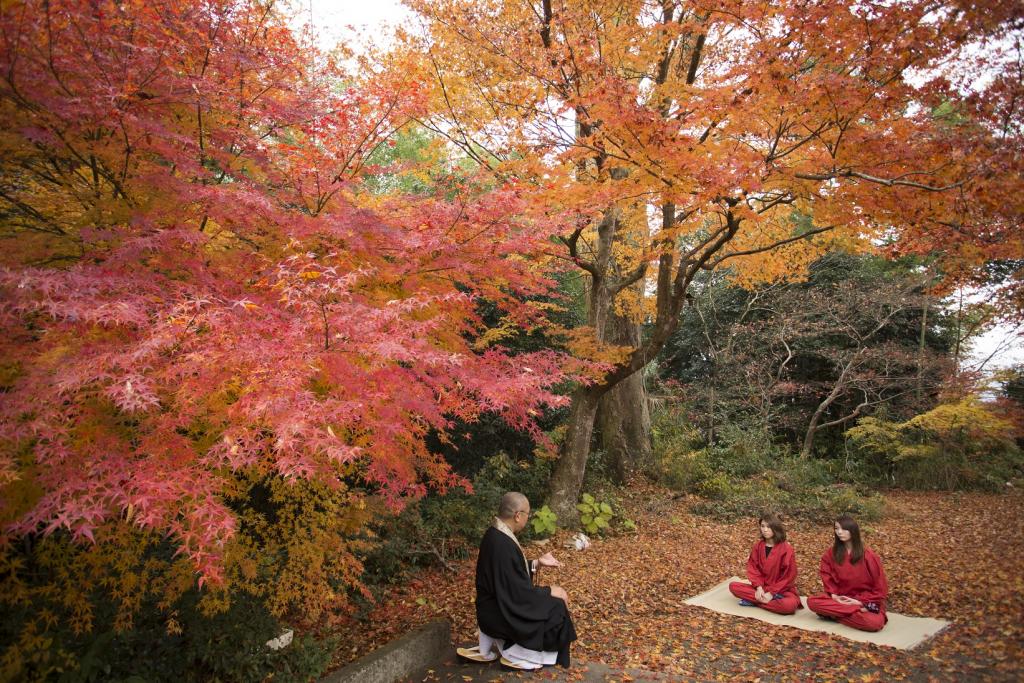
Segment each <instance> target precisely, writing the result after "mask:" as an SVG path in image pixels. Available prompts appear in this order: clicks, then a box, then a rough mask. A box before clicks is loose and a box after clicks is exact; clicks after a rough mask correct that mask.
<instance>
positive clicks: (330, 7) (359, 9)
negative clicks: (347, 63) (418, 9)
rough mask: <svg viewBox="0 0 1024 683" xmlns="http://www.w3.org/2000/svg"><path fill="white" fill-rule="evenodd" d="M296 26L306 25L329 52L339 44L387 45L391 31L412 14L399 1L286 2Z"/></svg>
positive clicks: (295, 0)
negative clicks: (294, 15) (296, 14)
mask: <svg viewBox="0 0 1024 683" xmlns="http://www.w3.org/2000/svg"><path fill="white" fill-rule="evenodd" d="M289 4H290V5H291V6H292V7H293V8H294V9H295V11H296V12H297V13H298V17H297V20H298V21H299V22H300V23H310V24H311V25H312V26H313V29H314V30H315V31H316V33H317V37H318V43H319V44H320V47H322V48H324V49H330V48H331V47H334V46H335V45H337V44H338V43H339V42H345V43H346V44H348V45H349V46H350V47H353V48H358V46H359V45H365V44H369V45H373V46H376V47H386V46H387V45H389V44H391V42H392V36H393V35H394V28H395V27H396V26H401V25H404V24H406V23H408V22H410V21H411V20H412V18H413V16H414V15H413V13H412V12H411V11H410V10H409V9H408V8H407V7H405V6H404V5H402V3H401V2H400V0H289Z"/></svg>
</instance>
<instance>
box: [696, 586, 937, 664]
mask: <svg viewBox="0 0 1024 683" xmlns="http://www.w3.org/2000/svg"><path fill="white" fill-rule="evenodd" d="M742 580H743V579H740V578H739V577H736V576H733V577H731V578H728V579H726V580H725V581H722V582H721V583H718V584H715V585H714V586H712V587H711V588H710V589H708V590H706V591H704V592H703V593H700V594H698V595H695V596H693V597H691V598H687V599H686V600H684V601H683V602H684V603H685V604H687V605H693V606H696V607H704V608H705V609H710V610H711V611H713V612H718V613H719V614H728V615H730V616H737V617H745V618H748V619H757V620H758V621H764V622H767V623H769V624H774V625H777V626H790V627H792V628H798V629H801V630H804V631H819V632H822V633H831V634H833V635H837V636H842V637H844V638H848V639H850V640H855V641H858V642H862V643H872V644H875V645H883V646H886V647H895V648H898V649H900V650H911V649H913V648H915V647H918V646H920V645H922V644H923V643H925V642H927V641H929V640H931V639H932V638H934V637H935V636H936V635H938V634H939V633H940V632H941V631H942V630H943V629H945V628H946V627H947V626H949V624H950V622H949V621H946V620H944V619H934V618H931V617H909V616H906V615H903V614H897V613H894V612H889V614H888V617H889V622H888V623H887V624H886V625H885V628H884V629H882V630H881V631H878V632H875V633H869V632H866V631H858V630H857V629H855V628H850V627H849V626H844V625H843V624H840V623H837V622H834V621H825V620H823V619H819V618H818V617H817V615H815V614H814V612H811V611H810V610H809V609H807V599H806V598H804V597H801V598H800V601H801V603H802V604H803V605H804V609H802V610H798V611H797V613H796V614H793V615H781V614H774V613H772V612H768V611H767V610H763V609H759V608H757V607H742V606H740V605H739V601H738V600H737V599H736V597H735V596H733V594H732V593H730V592H729V584H730V583H731V582H733V581H742Z"/></svg>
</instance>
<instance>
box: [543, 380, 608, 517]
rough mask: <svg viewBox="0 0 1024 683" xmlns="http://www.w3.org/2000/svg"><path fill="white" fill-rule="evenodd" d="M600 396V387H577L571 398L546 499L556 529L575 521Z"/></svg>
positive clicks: (577, 515)
mask: <svg viewBox="0 0 1024 683" xmlns="http://www.w3.org/2000/svg"><path fill="white" fill-rule="evenodd" d="M602 393H603V392H602V390H601V389H600V388H598V389H595V388H594V387H580V388H579V389H577V390H576V392H575V393H574V394H573V396H572V411H571V412H570V413H569V424H568V429H567V431H566V434H565V441H564V442H563V443H562V453H561V455H560V457H559V458H558V463H557V464H556V465H555V471H554V472H553V473H552V475H551V484H550V487H551V496H550V498H549V499H548V505H549V506H550V507H551V510H552V511H553V512H554V513H555V514H556V515H558V524H559V526H566V525H570V524H573V523H575V521H576V520H577V519H578V518H579V511H578V510H577V509H576V502H577V501H578V500H579V497H580V493H581V491H580V489H581V488H582V486H583V474H584V472H585V471H586V466H587V456H588V455H589V454H590V438H591V436H592V434H593V432H594V418H595V417H596V416H597V404H598V402H599V401H600V399H601V394H602Z"/></svg>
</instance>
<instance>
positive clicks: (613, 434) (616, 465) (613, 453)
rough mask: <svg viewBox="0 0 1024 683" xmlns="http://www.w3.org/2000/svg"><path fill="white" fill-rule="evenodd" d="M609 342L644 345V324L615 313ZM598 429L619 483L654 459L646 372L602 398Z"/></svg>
mask: <svg viewBox="0 0 1024 683" xmlns="http://www.w3.org/2000/svg"><path fill="white" fill-rule="evenodd" d="M607 336H608V341H609V342H610V343H612V344H618V345H623V346H630V347H633V348H636V347H638V346H640V326H639V325H637V324H635V323H633V322H632V321H630V320H629V319H628V318H624V317H622V316H619V315H616V314H614V313H613V314H612V315H611V316H610V318H609V320H608V335H607ZM597 429H598V432H599V435H600V440H601V450H602V451H604V453H605V457H606V458H607V459H608V462H609V463H610V464H611V466H612V471H613V472H614V474H615V478H616V479H617V480H618V481H619V483H624V482H625V481H626V479H627V478H628V477H629V474H630V473H631V472H634V471H636V470H637V469H639V468H641V467H643V466H644V465H646V464H647V463H649V462H650V458H651V414H650V411H649V409H648V405H647V389H646V387H645V386H644V380H643V371H640V372H635V373H633V374H632V375H630V376H629V377H627V378H626V379H624V380H623V381H622V382H620V383H619V384H617V385H615V387H614V388H613V389H612V390H611V391H609V392H608V393H607V394H605V395H604V396H603V397H601V401H600V403H599V404H598V408H597Z"/></svg>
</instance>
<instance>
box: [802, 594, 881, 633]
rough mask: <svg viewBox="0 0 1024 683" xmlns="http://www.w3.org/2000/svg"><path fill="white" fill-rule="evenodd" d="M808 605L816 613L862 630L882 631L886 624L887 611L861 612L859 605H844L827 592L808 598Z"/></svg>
mask: <svg viewBox="0 0 1024 683" xmlns="http://www.w3.org/2000/svg"><path fill="white" fill-rule="evenodd" d="M807 607H808V608H810V610H811V611H812V612H814V613H815V614H820V615H821V616H823V617H832V618H833V619H835V620H836V621H838V622H839V623H840V624H846V625H847V626H852V627H853V628H856V629H860V630H861V631H881V630H882V627H883V626H885V613H884V612H883V613H880V614H875V613H873V612H867V611H864V612H861V611H860V606H859V605H844V604H843V603H841V602H836V601H835V600H833V599H832V596H830V595H827V594H825V593H819V594H818V595H812V596H810V597H808V598H807Z"/></svg>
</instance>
